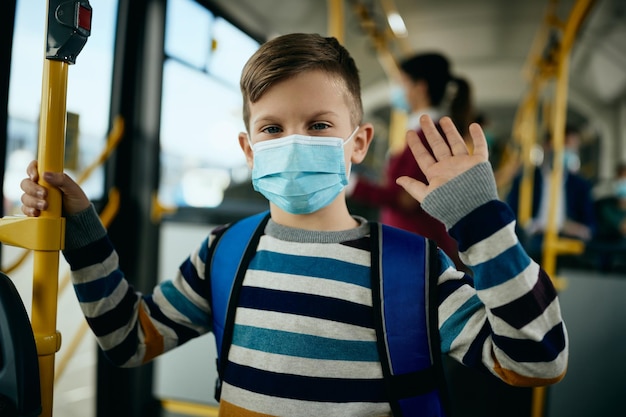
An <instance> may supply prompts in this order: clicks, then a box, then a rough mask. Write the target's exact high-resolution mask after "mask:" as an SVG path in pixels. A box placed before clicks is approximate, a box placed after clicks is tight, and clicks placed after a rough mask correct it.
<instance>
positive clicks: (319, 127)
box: [311, 122, 330, 130]
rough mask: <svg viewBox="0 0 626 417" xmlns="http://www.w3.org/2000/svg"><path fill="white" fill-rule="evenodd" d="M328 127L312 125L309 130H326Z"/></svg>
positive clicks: (318, 124)
mask: <svg viewBox="0 0 626 417" xmlns="http://www.w3.org/2000/svg"><path fill="white" fill-rule="evenodd" d="M329 127H330V126H329V125H328V124H326V123H321V122H320V123H314V124H313V125H312V126H311V130H324V129H328V128H329Z"/></svg>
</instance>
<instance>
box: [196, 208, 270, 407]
mask: <svg viewBox="0 0 626 417" xmlns="http://www.w3.org/2000/svg"><path fill="white" fill-rule="evenodd" d="M269 218H270V215H269V211H264V212H261V213H258V214H255V215H253V216H250V217H246V218H244V219H241V220H239V221H237V222H235V223H233V224H231V225H230V226H228V228H227V229H226V230H225V231H224V232H223V233H222V234H221V236H220V237H219V240H218V241H217V242H216V243H215V246H214V249H213V256H212V257H211V261H210V262H211V263H210V268H208V271H209V276H210V282H211V297H210V298H211V312H212V315H213V334H214V335H215V344H216V346H217V355H218V356H217V372H218V376H219V378H218V383H217V386H216V390H215V391H216V392H215V397H216V399H218V400H219V391H220V389H221V386H220V385H221V382H220V380H221V375H222V366H223V363H225V361H223V362H222V361H220V358H225V357H226V356H227V355H228V349H229V347H230V340H231V339H232V331H233V326H232V324H233V322H234V319H235V309H236V306H235V305H234V304H231V303H230V300H231V299H237V298H238V297H239V290H240V288H241V283H242V282H243V278H244V276H245V273H246V266H247V264H248V263H249V262H250V259H251V258H252V256H254V253H255V252H256V247H257V245H258V242H259V239H260V237H261V235H262V234H263V230H264V229H265V225H266V224H267V222H268V220H269ZM242 266H244V267H243V268H242Z"/></svg>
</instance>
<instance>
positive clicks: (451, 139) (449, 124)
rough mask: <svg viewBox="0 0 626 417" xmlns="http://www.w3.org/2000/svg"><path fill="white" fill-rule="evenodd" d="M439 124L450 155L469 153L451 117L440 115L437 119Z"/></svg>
mask: <svg viewBox="0 0 626 417" xmlns="http://www.w3.org/2000/svg"><path fill="white" fill-rule="evenodd" d="M439 125H440V126H441V130H442V131H443V133H444V135H446V139H447V140H448V146H449V147H450V150H451V153H452V155H469V151H468V150H467V145H465V140H464V139H463V137H462V136H461V134H460V133H459V130H458V129H457V128H456V126H455V125H454V122H453V121H452V119H451V118H449V117H447V116H446V117H442V118H441V120H440V121H439ZM442 141H443V139H442Z"/></svg>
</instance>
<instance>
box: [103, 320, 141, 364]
mask: <svg viewBox="0 0 626 417" xmlns="http://www.w3.org/2000/svg"><path fill="white" fill-rule="evenodd" d="M137 345H139V338H138V337H137V324H136V323H135V326H134V327H133V329H132V330H131V332H130V333H128V335H127V336H126V338H125V339H124V340H122V341H121V342H120V343H118V344H117V345H115V346H114V347H113V348H111V349H109V350H106V351H104V354H105V356H106V357H107V358H108V359H109V360H110V361H111V362H113V364H114V365H116V366H121V365H123V364H125V363H126V362H128V360H129V359H130V358H131V357H132V356H133V355H134V354H135V352H137Z"/></svg>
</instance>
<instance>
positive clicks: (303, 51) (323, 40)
mask: <svg viewBox="0 0 626 417" xmlns="http://www.w3.org/2000/svg"><path fill="white" fill-rule="evenodd" d="M311 70H322V71H325V72H327V73H328V74H331V75H335V76H337V77H338V78H339V79H340V80H343V82H344V83H345V86H346V90H347V94H346V95H347V97H346V99H347V100H348V102H349V103H350V104H351V105H352V111H351V114H352V120H351V122H352V123H353V124H354V125H355V126H356V125H358V124H360V123H361V119H362V117H363V104H362V102H361V82H360V79H359V72H358V69H357V67H356V64H355V63H354V60H353V59H352V57H351V56H350V54H349V53H348V51H347V50H346V48H344V47H343V46H341V44H340V43H339V42H338V41H337V39H335V38H332V37H323V36H320V35H318V34H307V33H291V34H288V35H282V36H279V37H277V38H274V39H272V40H270V41H268V42H266V43H264V44H263V45H261V47H260V48H259V49H258V50H257V51H256V52H255V53H254V55H252V57H250V59H249V60H248V62H247V63H246V65H245V66H244V68H243V71H242V73H241V81H240V87H241V94H242V95H243V119H244V123H245V125H246V129H247V130H248V131H249V130H250V126H249V122H250V103H256V102H257V101H258V100H259V99H261V97H262V96H263V94H264V93H265V92H266V91H267V90H268V89H269V88H271V87H272V86H273V85H275V84H276V83H279V82H281V81H284V80H286V79H288V78H290V77H293V76H295V75H297V74H300V73H302V72H304V71H311Z"/></svg>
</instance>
